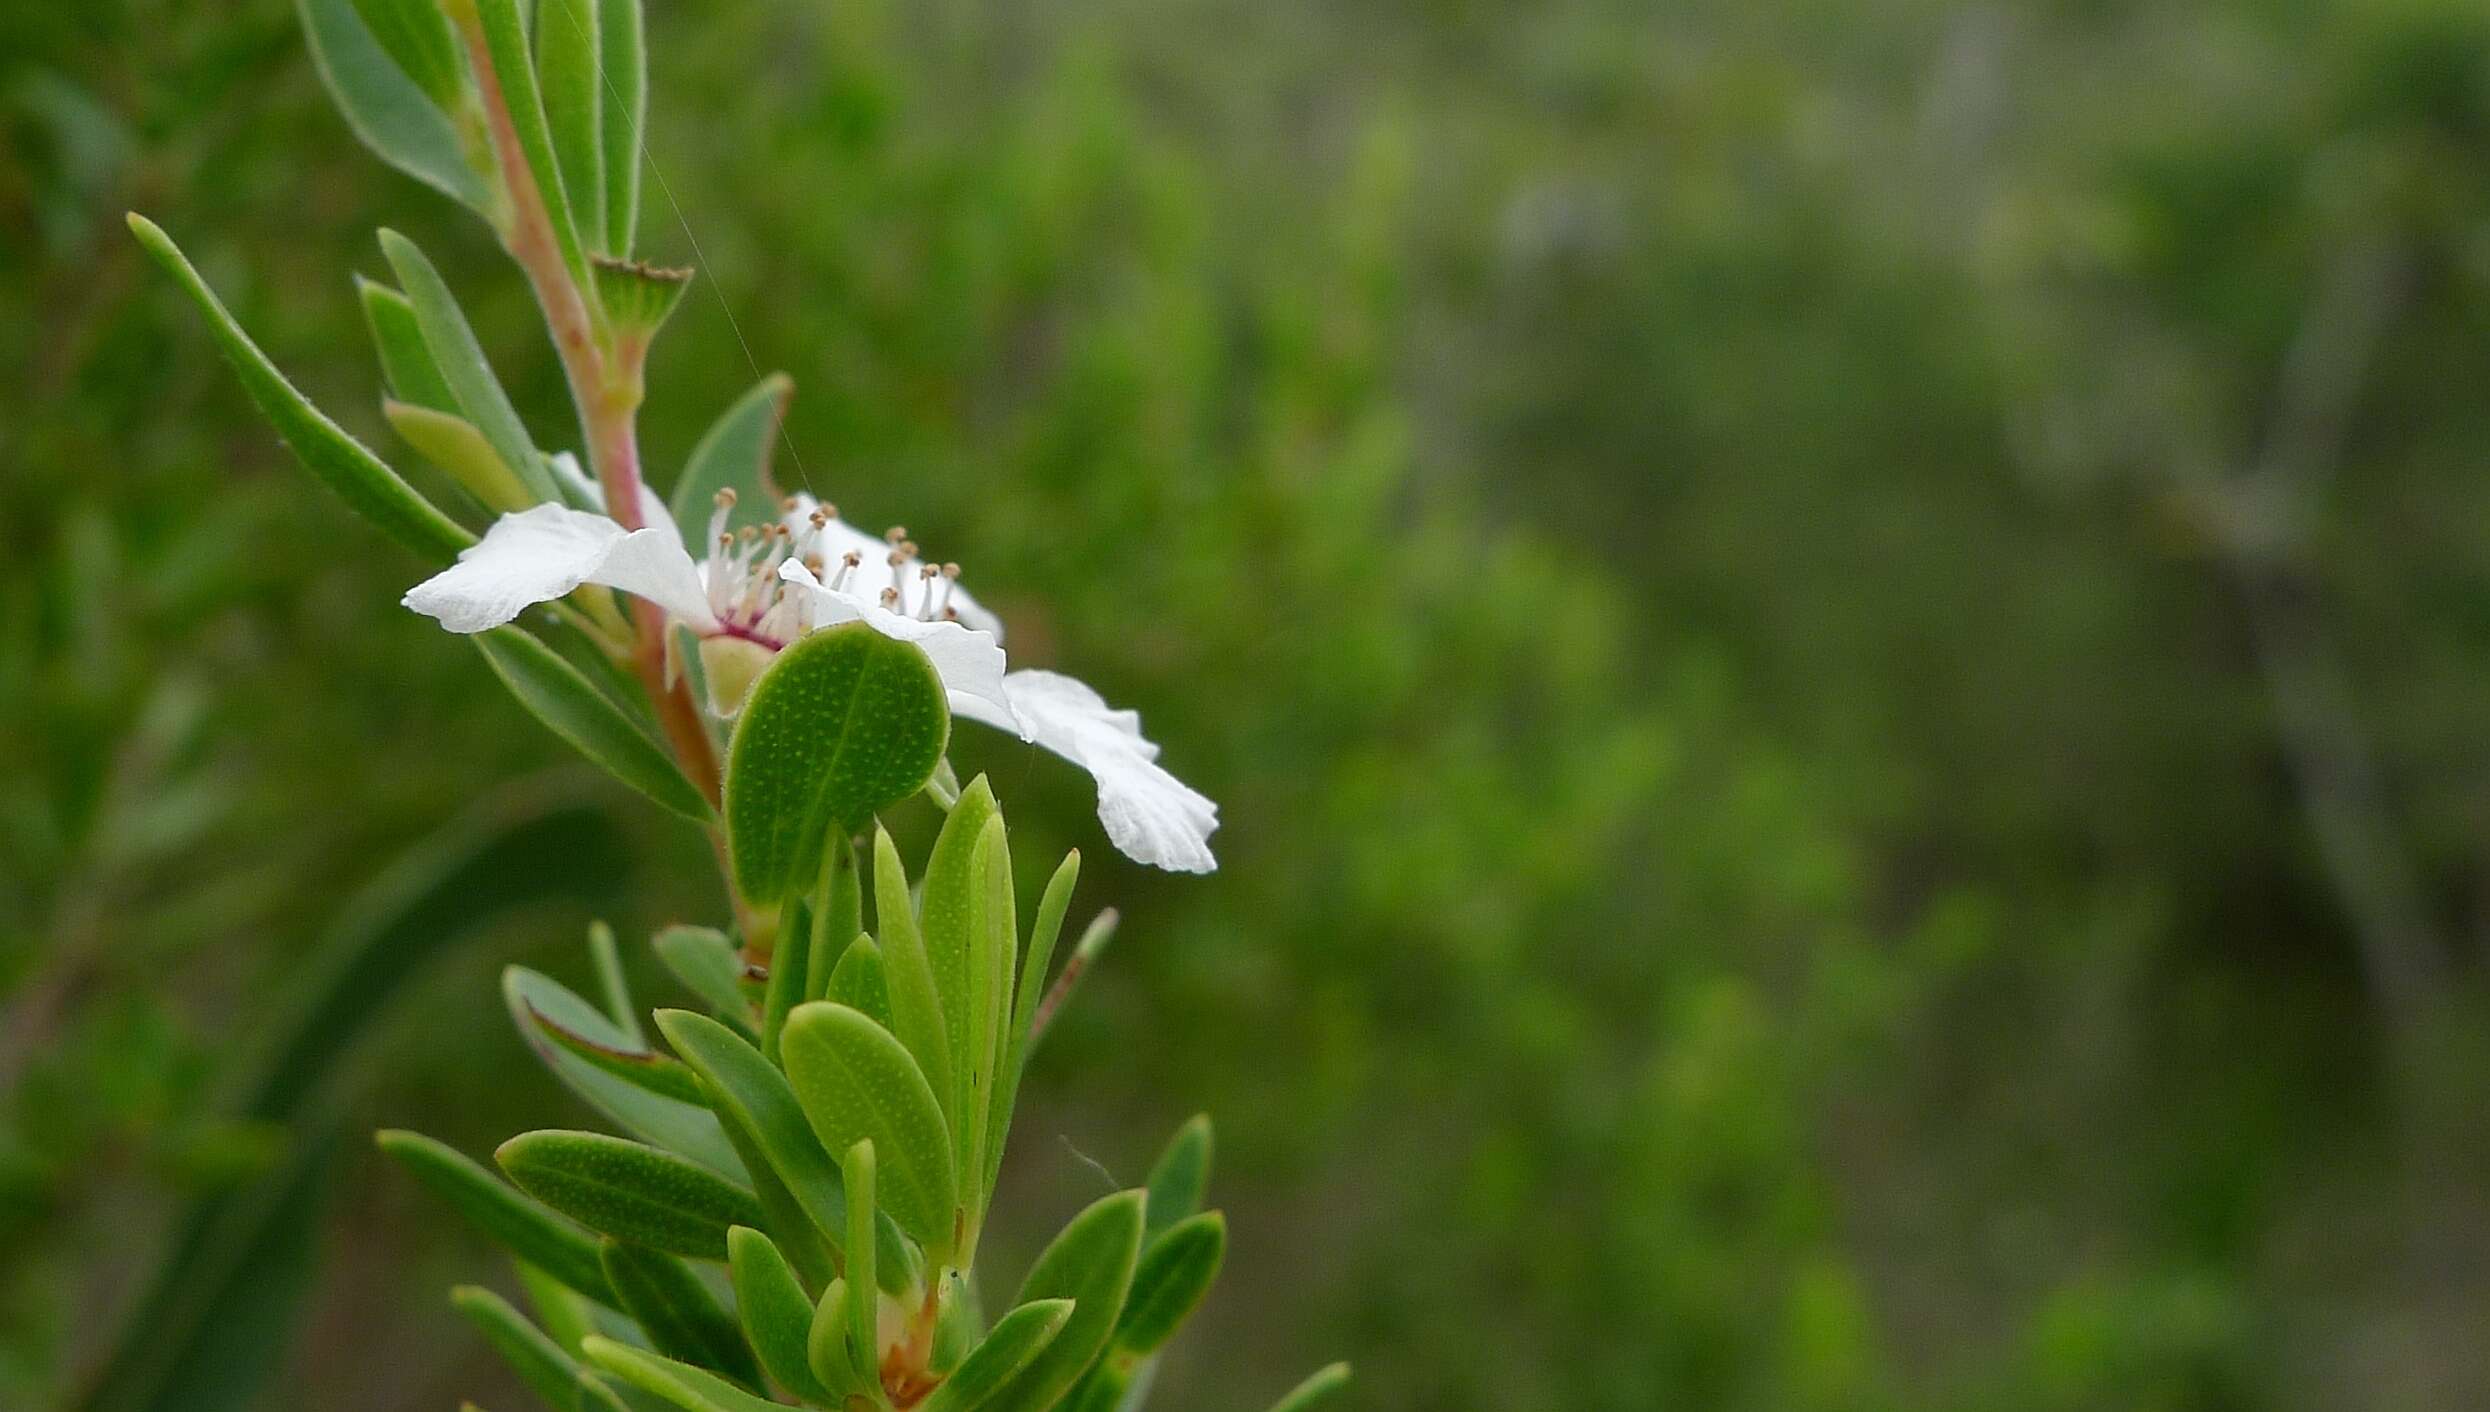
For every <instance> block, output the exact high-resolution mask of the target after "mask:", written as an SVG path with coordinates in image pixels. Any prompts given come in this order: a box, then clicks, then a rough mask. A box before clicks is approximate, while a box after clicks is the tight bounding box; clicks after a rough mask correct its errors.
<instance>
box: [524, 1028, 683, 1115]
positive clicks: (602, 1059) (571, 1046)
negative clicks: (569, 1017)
mask: <svg viewBox="0 0 2490 1412" xmlns="http://www.w3.org/2000/svg"><path fill="white" fill-rule="evenodd" d="M527 1016H528V1020H529V1022H530V1023H531V1024H532V1025H533V1026H534V1027H535V1030H536V1033H537V1034H539V1035H541V1036H543V1037H544V1038H545V1039H546V1040H548V1041H550V1042H551V1043H553V1044H554V1045H555V1046H556V1047H558V1048H560V1049H561V1050H562V1051H563V1052H565V1053H567V1054H570V1055H573V1056H575V1057H576V1058H578V1059H579V1060H581V1061H582V1062H584V1063H586V1064H587V1065H588V1066H589V1067H591V1068H594V1069H596V1070H598V1071H600V1072H602V1073H607V1074H611V1075H613V1076H614V1077H615V1078H618V1079H621V1080H622V1081H623V1082H625V1083H627V1084H631V1085H633V1086H634V1087H637V1088H644V1089H647V1090H648V1091H649V1092H650V1093H653V1094H656V1095H658V1096H660V1097H663V1098H671V1099H673V1100H674V1101H675V1102H677V1103H693V1104H704V1105H705V1104H706V1103H707V1102H708V1096H707V1095H706V1094H704V1093H703V1092H702V1091H701V1087H700V1076H699V1075H697V1074H695V1073H693V1072H692V1071H691V1070H690V1069H689V1068H686V1067H685V1066H684V1065H683V1064H682V1063H681V1062H680V1061H678V1060H675V1059H670V1058H668V1057H667V1056H665V1055H663V1054H658V1053H654V1052H651V1051H649V1050H645V1049H624V1048H618V1047H616V1046H613V1045H608V1044H600V1043H598V1042H597V1041H595V1040H593V1039H590V1038H588V1037H587V1036H586V1035H583V1034H581V1033H579V1032H578V1031H576V1030H572V1029H568V1028H566V1027H564V1026H563V1025H561V1024H558V1023H556V1022H555V1021H554V1020H553V1019H552V1018H550V1017H549V1016H547V1015H546V1014H545V1013H544V1012H543V1011H541V1010H538V1009H535V1008H534V1007H532V1006H531V1007H529V1009H528V1012H527Z"/></svg>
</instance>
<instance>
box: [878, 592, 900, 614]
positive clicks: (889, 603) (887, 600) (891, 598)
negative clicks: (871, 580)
mask: <svg viewBox="0 0 2490 1412" xmlns="http://www.w3.org/2000/svg"><path fill="white" fill-rule="evenodd" d="M882 606H883V607H885V608H889V609H892V610H893V611H896V610H897V609H898V607H899V590H898V589H895V588H886V589H883V590H882Z"/></svg>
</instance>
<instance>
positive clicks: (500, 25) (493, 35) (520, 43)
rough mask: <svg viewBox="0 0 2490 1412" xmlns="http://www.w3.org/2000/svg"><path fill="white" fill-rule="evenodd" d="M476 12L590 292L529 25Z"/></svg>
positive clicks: (527, 150)
mask: <svg viewBox="0 0 2490 1412" xmlns="http://www.w3.org/2000/svg"><path fill="white" fill-rule="evenodd" d="M473 13H474V15H475V17H476V20H477V21H478V22H480V23H481V25H482V27H483V38H484V47H485V50H486V52H487V53H489V54H490V55H491V56H492V64H493V76H494V78H496V79H497V80H499V81H500V84H501V96H502V101H503V102H504V103H505V104H506V105H507V106H508V107H509V109H510V124H511V126H512V127H513V128H515V129H517V131H518V138H519V150H520V152H521V153H523V154H524V155H525V156H526V158H527V169H528V172H529V173H530V174H531V175H532V176H534V177H535V178H536V189H537V191H538V192H540V193H541V194H542V195H543V197H544V201H545V215H546V217H547V218H548V219H549V220H550V221H551V222H552V224H553V243H554V245H555V247H556V248H557V249H558V250H560V252H561V254H562V265H563V267H564V268H565V269H568V270H569V271H570V272H571V280H572V282H573V283H575V284H577V285H578V286H579V288H580V289H581V290H583V291H585V290H587V289H589V288H590V287H591V286H590V284H589V274H588V257H587V254H586V252H585V250H584V249H583V248H582V246H581V245H580V241H579V227H578V225H577V224H576V223H574V221H573V220H572V216H571V202H570V197H569V195H568V193H567V191H566V189H565V188H564V186H563V184H562V171H561V167H560V165H559V164H558V163H557V162H556V160H555V158H554V155H553V130H552V128H551V127H550V126H549V125H548V124H547V122H546V119H545V100H544V94H543V93H542V92H541V91H540V90H539V89H538V88H537V86H536V64H535V61H534V58H533V57H532V56H531V55H530V54H529V53H528V44H527V22H526V20H525V19H523V18H521V16H520V14H519V5H518V0H474V11H473ZM413 292H414V291H412V290H409V291H408V293H409V294H412V293H413ZM546 498H548V499H551V498H552V497H550V496H548V497H546Z"/></svg>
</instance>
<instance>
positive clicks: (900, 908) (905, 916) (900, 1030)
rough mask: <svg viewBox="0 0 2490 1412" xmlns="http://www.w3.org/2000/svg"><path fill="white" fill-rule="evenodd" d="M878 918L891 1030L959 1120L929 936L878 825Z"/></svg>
mask: <svg viewBox="0 0 2490 1412" xmlns="http://www.w3.org/2000/svg"><path fill="white" fill-rule="evenodd" d="M873 919H874V925H875V926H876V927H877V928H879V929H880V932H881V937H880V943H881V951H882V973H883V979H884V983H885V986H886V989H887V991H888V993H889V996H890V1016H891V1033H893V1034H895V1035H897V1036H898V1037H899V1042H900V1043H902V1044H904V1045H906V1046H908V1052H909V1053H910V1054H912V1055H914V1056H916V1062H917V1067H919V1068H921V1069H923V1070H924V1071H925V1081H926V1083H927V1084H929V1085H930V1086H931V1087H932V1088H933V1090H934V1098H935V1101H936V1102H938V1103H940V1104H941V1105H942V1110H943V1117H944V1118H945V1119H946V1120H948V1121H951V1122H953V1123H955V1124H956V1122H957V1117H956V1115H955V1114H954V1113H953V1111H952V1109H953V1106H954V1105H955V1104H957V1103H958V1101H959V1098H958V1095H957V1094H956V1093H954V1092H953V1090H952V1086H951V1041H950V1039H949V1037H948V1036H947V1035H946V1034H945V1033H944V1030H943V1012H942V996H941V994H940V992H939V991H937V990H936V989H935V985H934V969H933V966H932V965H931V963H929V962H928V961H927V960H926V957H925V940H924V938H923V937H922V936H921V935H920V934H919V933H918V931H917V924H916V903H915V900H914V899H912V898H911V897H909V895H908V875H907V872H906V871H905V870H904V869H903V868H901V866H900V863H899V846H898V845H897V844H895V843H892V842H891V836H890V835H889V834H888V833H886V832H884V831H883V830H882V829H880V828H879V827H877V828H875V829H874V831H873ZM857 1008H859V1009H862V1008H863V1007H861V1006H859V1007H857Z"/></svg>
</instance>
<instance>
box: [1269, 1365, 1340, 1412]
mask: <svg viewBox="0 0 2490 1412" xmlns="http://www.w3.org/2000/svg"><path fill="white" fill-rule="evenodd" d="M1348 1385H1349V1365H1348V1364H1346V1363H1334V1364H1332V1365H1331V1366H1330V1367H1328V1368H1322V1369H1318V1370H1316V1372H1315V1373H1314V1375H1313V1376H1311V1377H1309V1378H1307V1379H1306V1380H1305V1381H1304V1382H1301V1383H1299V1384H1297V1386H1295V1387H1294V1388H1291V1389H1290V1390H1289V1393H1288V1395H1287V1396H1286V1397H1283V1398H1281V1399H1280V1400H1279V1401H1277V1402H1274V1403H1272V1404H1271V1412H1314V1409H1315V1408H1317V1407H1320V1406H1322V1405H1323V1404H1325V1403H1327V1402H1329V1401H1331V1400H1332V1399H1333V1398H1334V1397H1336V1396H1338V1395H1339V1393H1340V1390H1341V1389H1342V1388H1345V1387H1347V1386H1348Z"/></svg>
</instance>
